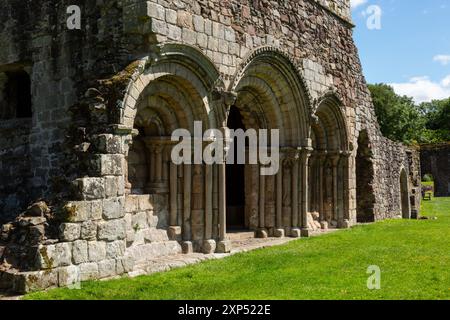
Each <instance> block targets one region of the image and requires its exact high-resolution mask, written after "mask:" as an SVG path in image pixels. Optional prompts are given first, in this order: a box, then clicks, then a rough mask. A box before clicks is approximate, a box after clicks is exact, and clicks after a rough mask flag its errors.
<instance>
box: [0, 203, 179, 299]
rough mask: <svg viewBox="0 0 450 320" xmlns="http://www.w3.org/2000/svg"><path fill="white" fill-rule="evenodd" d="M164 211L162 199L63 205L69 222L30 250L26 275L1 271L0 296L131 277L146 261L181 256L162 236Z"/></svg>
mask: <svg viewBox="0 0 450 320" xmlns="http://www.w3.org/2000/svg"><path fill="white" fill-rule="evenodd" d="M167 206H168V204H167V197H166V196H164V195H129V196H127V197H125V196H123V197H119V198H116V199H113V200H104V201H98V200H97V201H79V202H71V203H69V204H67V206H66V208H65V210H66V211H67V213H69V214H68V215H67V217H68V220H70V222H65V223H61V224H60V227H59V231H60V235H59V239H47V240H45V239H44V238H41V239H39V241H37V242H35V243H33V244H31V250H32V252H31V254H30V255H29V257H27V258H26V260H27V267H28V269H29V270H30V271H25V272H24V271H23V270H24V268H25V266H24V265H21V266H20V270H21V272H19V271H18V270H17V269H15V268H11V269H9V270H4V271H0V290H10V291H14V292H19V293H24V292H30V291H34V290H39V289H43V288H50V287H58V286H60V287H62V286H70V285H74V284H77V283H78V282H79V281H87V280H94V279H104V278H110V277H113V276H117V275H123V274H126V273H128V272H132V271H133V270H134V269H135V268H137V267H139V265H140V264H144V263H145V262H146V261H148V260H151V259H155V258H158V257H162V256H170V255H175V254H180V253H181V246H180V245H179V243H178V242H177V241H170V240H169V236H168V233H167V218H168V211H167ZM30 219H31V218H30ZM34 219H35V220H34V221H35V222H36V221H37V220H36V219H40V220H39V221H40V222H42V225H44V224H45V222H46V218H45V217H40V218H38V217H35V218H34ZM22 221H23V220H22ZM27 221H28V220H27ZM31 226H32V225H31V224H29V225H28V226H27V227H29V229H28V230H31V229H30V228H31ZM33 226H34V225H33ZM13 243H14V244H12V245H14V246H15V245H17V242H16V241H14V242H13ZM23 246H24V247H25V246H30V242H28V243H26V244H25V243H24V244H23ZM6 248H7V250H8V249H11V248H9V247H8V245H7V246H6ZM27 252H28V251H27ZM33 252H34V254H35V256H34V257H32V255H33V254H32V253H33ZM33 258H34V259H33ZM6 262H7V263H8V260H7V261H6ZM13 266H14V265H13ZM16 266H17V265H16ZM17 267H19V266H17Z"/></svg>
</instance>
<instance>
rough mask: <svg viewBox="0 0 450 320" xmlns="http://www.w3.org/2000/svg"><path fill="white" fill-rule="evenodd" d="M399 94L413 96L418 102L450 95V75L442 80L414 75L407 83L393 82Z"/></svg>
mask: <svg viewBox="0 0 450 320" xmlns="http://www.w3.org/2000/svg"><path fill="white" fill-rule="evenodd" d="M390 85H391V86H392V87H393V88H394V91H395V92H396V93H397V94H399V95H406V96H408V97H413V99H414V101H415V102H417V103H421V102H429V101H431V100H435V99H446V98H448V97H450V75H448V76H447V77H445V78H444V79H442V80H441V81H440V82H433V81H431V80H430V78H429V77H414V78H411V79H410V80H409V82H405V83H391V84H390Z"/></svg>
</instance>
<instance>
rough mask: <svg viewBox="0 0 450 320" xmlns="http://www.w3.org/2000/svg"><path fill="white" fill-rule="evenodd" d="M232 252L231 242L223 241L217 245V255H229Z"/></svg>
mask: <svg viewBox="0 0 450 320" xmlns="http://www.w3.org/2000/svg"><path fill="white" fill-rule="evenodd" d="M230 251H231V242H230V241H227V240H223V241H220V242H218V243H217V247H216V252H217V253H229V252H230Z"/></svg>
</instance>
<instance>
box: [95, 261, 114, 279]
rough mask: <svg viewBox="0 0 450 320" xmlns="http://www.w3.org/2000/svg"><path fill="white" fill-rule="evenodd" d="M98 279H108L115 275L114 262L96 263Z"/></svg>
mask: <svg viewBox="0 0 450 320" xmlns="http://www.w3.org/2000/svg"><path fill="white" fill-rule="evenodd" d="M98 271H99V275H100V278H108V277H112V276H115V275H116V260H115V259H109V260H103V261H100V262H99V263H98Z"/></svg>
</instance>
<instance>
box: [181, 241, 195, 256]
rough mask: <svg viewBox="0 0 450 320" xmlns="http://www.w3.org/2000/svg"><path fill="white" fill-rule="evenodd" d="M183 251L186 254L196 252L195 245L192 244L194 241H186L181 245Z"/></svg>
mask: <svg viewBox="0 0 450 320" xmlns="http://www.w3.org/2000/svg"><path fill="white" fill-rule="evenodd" d="M181 250H182V251H183V253H184V254H189V253H193V252H194V245H193V244H192V241H184V242H183V243H182V244H181Z"/></svg>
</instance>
